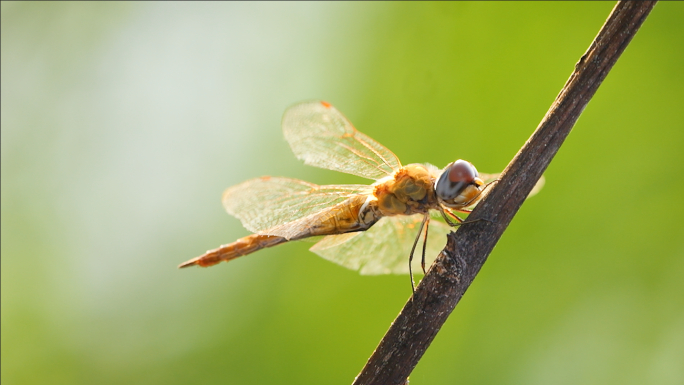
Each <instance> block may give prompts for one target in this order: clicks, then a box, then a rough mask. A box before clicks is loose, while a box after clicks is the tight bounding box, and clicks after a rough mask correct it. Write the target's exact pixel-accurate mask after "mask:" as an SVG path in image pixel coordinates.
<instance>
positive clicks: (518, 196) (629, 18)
mask: <svg viewBox="0 0 684 385" xmlns="http://www.w3.org/2000/svg"><path fill="white" fill-rule="evenodd" d="M655 3H656V2H655V1H643V2H641V1H620V2H618V4H617V5H616V6H615V8H614V9H613V11H612V12H611V14H610V16H609V17H608V20H607V21H606V23H605V24H604V25H603V27H602V28H601V30H600V31H599V33H598V35H597V36H596V38H595V39H594V41H593V42H592V43H591V45H590V46H589V49H588V50H587V52H586V53H585V54H584V55H582V57H581V58H580V60H579V62H578V63H577V64H576V65H575V70H574V72H573V73H572V75H570V79H569V80H568V81H567V83H566V84H565V86H564V87H563V89H562V90H561V92H560V93H559V94H558V96H557V97H556V100H555V101H554V102H553V104H552V105H551V108H549V111H548V112H547V113H546V115H545V116H544V118H543V119H542V121H541V123H540V124H539V126H538V127H537V129H536V131H535V132H534V133H533V134H532V136H531V137H530V139H529V140H528V141H527V143H525V145H524V146H523V147H522V149H521V150H520V151H519V152H518V154H517V155H516V156H515V158H513V160H512V161H511V163H510V164H509V165H508V167H507V168H506V170H504V172H503V175H502V177H501V180H500V181H499V183H497V185H496V186H495V187H494V188H493V189H492V191H491V192H490V193H489V194H488V196H487V197H486V198H484V199H483V201H482V202H481V203H480V204H479V205H478V206H477V207H476V208H475V210H474V211H473V213H472V214H471V215H470V218H469V219H470V220H477V219H487V220H480V221H477V222H474V223H470V224H466V225H464V226H461V229H460V230H459V231H458V232H456V233H451V234H450V235H449V236H448V241H447V245H446V248H445V249H444V251H443V252H442V253H441V255H440V256H439V258H437V260H436V261H435V263H434V264H433V265H432V267H431V268H430V270H429V271H428V274H427V275H426V276H425V278H424V279H423V280H422V281H421V283H420V285H419V286H418V288H417V289H416V292H415V294H414V295H413V297H412V298H410V299H409V301H408V302H407V303H406V305H405V306H404V308H403V309H402V311H401V313H399V315H398V316H397V318H396V319H395V320H394V322H393V323H392V325H391V326H390V329H389V330H388V331H387V334H385V336H384V337H383V339H382V341H381V342H380V345H378V347H377V348H376V349H375V352H373V355H372V356H371V357H370V358H369V359H368V362H367V363H366V366H365V367H364V368H363V370H362V371H361V373H360V374H359V376H358V377H357V378H356V379H355V381H354V384H364V385H365V384H378V385H380V384H382V385H385V384H404V383H406V379H407V378H408V376H409V374H411V371H413V368H414V367H415V366H416V364H418V361H419V360H420V358H421V357H422V356H423V353H425V350H426V349H427V348H428V346H429V345H430V343H431V342H432V340H433V339H434V338H435V335H437V332H438V331H439V329H440V328H441V327H442V325H443V324H444V322H445V321H446V319H447V317H448V316H449V314H451V312H452V310H454V307H455V306H456V304H457V303H458V301H459V300H460V299H461V297H462V296H463V294H464V293H465V291H466V289H467V288H468V287H469V286H470V284H471V283H472V282H473V279H474V278H475V276H476V275H477V273H478V272H479V271H480V268H481V267H482V265H483V264H484V262H485V261H486V260H487V256H489V253H490V252H491V251H492V249H493V248H494V245H496V242H497V241H498V240H499V238H500V237H501V235H502V234H503V232H504V230H506V228H507V227H508V224H509V223H510V222H511V220H512V219H513V216H514V215H515V213H516V212H517V211H518V209H519V208H520V206H521V205H522V203H523V201H524V200H525V197H526V196H527V195H528V194H529V193H530V191H531V190H532V188H533V187H534V185H535V183H536V182H537V180H539V178H540V177H541V175H542V173H543V172H544V170H546V167H547V166H548V165H549V163H550V162H551V159H553V157H554V155H556V152H558V149H559V148H560V146H561V144H563V141H564V140H565V138H566V137H567V136H568V134H569V133H570V130H571V129H572V127H573V126H574V125H575V122H576V121H577V119H578V118H579V116H580V115H581V114H582V111H583V110H584V108H585V107H586V106H587V104H588V103H589V100H591V98H592V96H594V93H595V92H596V90H597V89H598V87H599V86H600V85H601V82H603V79H605V78H606V76H607V75H608V72H609V71H610V69H611V68H612V67H613V65H614V64H615V62H616V61H617V59H618V58H619V57H620V54H622V52H623V51H624V50H625V48H626V47H627V45H628V44H629V42H630V41H631V40H632V38H633V37H634V35H635V34H636V32H637V30H638V29H639V27H640V26H641V24H642V23H643V22H644V20H645V19H646V17H647V16H648V14H649V13H650V11H651V9H653V7H654V6H655Z"/></svg>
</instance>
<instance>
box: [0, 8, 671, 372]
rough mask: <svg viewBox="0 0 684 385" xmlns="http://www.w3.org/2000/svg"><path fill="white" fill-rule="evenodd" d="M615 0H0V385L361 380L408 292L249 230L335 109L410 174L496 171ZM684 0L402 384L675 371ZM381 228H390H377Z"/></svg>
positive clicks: (607, 94)
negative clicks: (296, 136) (259, 186)
mask: <svg viewBox="0 0 684 385" xmlns="http://www.w3.org/2000/svg"><path fill="white" fill-rule="evenodd" d="M613 5H614V3H612V2H593V3H589V2H585V3H579V2H559V3H537V2H534V3H512V2H505V3H494V2H483V3H460V2H459V3H442V2H440V3H390V2H382V3H5V2H3V3H2V280H1V282H2V355H1V356H2V383H3V384H6V385H9V384H124V383H125V384H188V383H197V384H216V383H224V384H272V383H281V384H348V383H350V382H351V381H352V380H353V378H354V376H356V375H357V373H358V372H359V371H360V369H361V368H362V366H363V365H364V363H365V362H366V360H367V359H368V357H369V355H370V354H371V352H372V351H373V349H374V348H375V346H376V345H377V343H378V341H379V340H380V338H381V337H382V336H383V334H384V333H385V331H386V330H387V328H388V326H389V324H390V323H391V322H392V320H393V319H394V317H395V316H396V315H397V313H398V312H399V310H400V309H401V307H402V306H403V304H404V303H405V301H406V300H407V299H408V297H409V295H410V286H409V281H408V278H407V277H406V276H380V277H368V276H359V275H358V274H357V273H355V272H353V271H348V270H345V269H344V268H341V267H339V266H337V265H335V264H332V263H330V262H327V261H325V260H323V259H321V258H319V257H317V256H316V255H314V254H312V253H310V252H308V251H307V248H308V247H309V246H310V244H306V243H296V244H289V245H283V246H280V247H277V248H274V249H270V250H266V251H262V252H260V253H258V254H256V255H254V256H250V257H247V258H243V259H239V260H236V261H234V262H231V263H229V264H222V265H219V266H216V267H213V268H210V269H197V268H195V269H189V270H183V271H179V270H177V269H176V266H177V265H178V263H180V262H183V261H185V260H187V259H189V258H192V257H195V256H197V255H199V254H201V253H202V252H204V251H205V250H207V249H210V248H214V247H217V246H218V245H220V244H223V243H228V242H231V241H233V240H235V239H236V238H238V237H241V236H244V235H246V234H248V233H247V231H246V230H244V229H243V228H242V227H241V226H240V224H239V222H238V221H237V220H236V219H234V218H232V217H230V216H228V215H227V214H226V213H225V212H224V211H223V209H222V207H221V202H220V196H221V193H222V191H223V190H224V189H225V188H227V187H229V186H231V185H234V184H236V183H239V182H241V181H243V180H245V179H248V178H252V177H256V176H261V175H278V176H289V177H295V178H302V179H306V180H310V181H312V182H315V183H319V184H325V183H365V182H366V181H364V180H362V179H360V178H357V177H353V176H348V175H342V174H339V173H335V172H332V171H325V170H319V169H314V168H311V167H307V166H304V165H303V164H301V163H300V162H299V161H297V160H296V159H295V157H294V156H293V155H292V153H291V152H290V149H289V147H288V145H287V143H286V142H285V141H284V140H283V137H282V133H281V130H280V118H281V115H282V113H283V111H284V110H285V108H286V107H287V106H289V105H291V104H293V103H296V102H299V101H302V100H308V99H324V100H327V101H329V102H331V103H333V104H334V105H335V106H336V107H337V108H338V109H340V110H341V111H342V112H343V113H345V114H346V115H347V116H348V117H349V119H350V120H351V121H352V122H353V123H354V124H355V125H356V127H357V128H359V129H360V130H361V131H363V132H365V133H367V134H369V135H370V136H371V137H373V138H375V139H377V140H378V141H379V142H380V143H383V144H385V145H386V146H387V147H388V148H390V149H391V150H393V151H394V152H395V153H396V154H397V155H398V156H399V157H400V159H401V160H402V162H403V163H404V164H407V163H413V162H430V163H433V164H435V165H438V166H439V167H443V166H444V165H446V164H447V163H448V162H451V161H453V160H454V159H457V158H463V159H468V160H470V161H471V162H473V163H474V164H475V165H476V166H477V167H478V169H479V170H480V171H483V172H497V171H500V170H502V169H503V168H504V167H505V166H506V164H507V163H508V161H509V160H510V159H511V158H512V157H513V155H514V154H515V153H516V151H518V149H519V148H520V147H521V146H522V144H523V143H524V142H525V140H526V139H527V138H528V137H529V135H530V134H531V133H532V131H533V130H534V128H535V127H536V126H537V124H538V123H539V121H540V120H541V118H542V116H543V115H544V113H545V112H546V110H547V109H548V107H549V106H550V104H551V102H552V101H553V99H554V97H555V96H556V94H557V93H558V92H559V90H560V89H561V87H562V86H563V84H564V83H565V81H566V79H567V78H568V77H569V75H570V73H571V71H572V69H573V66H574V64H575V63H576V62H577V60H578V59H579V57H580V56H581V55H582V53H584V51H585V50H586V48H587V47H588V45H589V43H590V42H591V40H592V38H593V37H594V36H595V35H596V33H597V32H598V30H599V28H600V26H601V25H602V24H603V22H604V20H605V19H606V17H607V15H608V14H609V12H610V10H611V9H612V7H613ZM682 20H684V3H681V2H663V3H660V4H659V5H657V6H656V8H655V9H654V11H653V12H652V14H651V16H650V17H649V18H648V20H647V21H646V23H645V24H644V26H643V27H642V29H641V31H639V33H638V34H637V36H636V38H635V39H634V40H633V41H632V43H631V45H630V46H629V47H628V48H627V50H626V52H625V53H624V54H623V56H622V57H621V59H620V60H619V61H618V63H617V65H616V66H615V68H614V69H613V71H612V72H611V73H610V75H609V76H608V78H607V79H606V81H605V82H604V83H603V85H602V86H601V88H600V89H599V91H598V92H597V94H596V96H595V97H594V99H593V100H592V101H591V103H590V104H589V106H588V108H587V109H586V111H585V112H584V114H583V116H582V117H581V119H580V120H579V122H578V123H577V125H576V127H575V129H574V131H573V133H572V134H571V135H570V137H569V138H568V140H567V141H566V142H565V144H564V146H563V147H562V148H561V150H560V152H559V153H558V155H557V157H556V158H555V159H554V161H553V163H552V164H551V166H550V167H549V168H548V170H547V172H546V174H545V175H546V178H547V183H546V187H545V188H544V190H542V192H541V193H540V194H539V195H538V196H536V197H534V198H533V199H530V200H529V201H528V202H527V203H525V205H524V206H523V207H522V209H521V210H520V212H519V213H518V215H517V216H516V218H515V220H514V221H513V223H512V224H511V226H510V227H509V229H508V231H507V232H506V233H505V234H504V236H503V238H502V239H501V241H500V242H499V244H498V246H497V247H496V249H495V250H494V252H493V253H492V255H491V256H490V258H489V261H488V262H487V264H486V265H485V266H484V268H483V269H482V271H481V273H480V275H479V276H478V278H477V279H476V280H475V282H474V284H473V286H472V287H471V288H470V290H469V291H468V292H467V293H466V295H465V297H464V298H463V300H462V301H461V303H460V304H459V306H458V307H457V308H456V310H455V311H454V313H453V314H452V315H451V317H450V319H449V321H448V322H447V323H446V324H445V326H444V327H443V329H442V330H441V332H440V333H439V334H438V335H437V337H436V339H435V341H434V342H433V344H432V346H431V347H430V349H429V350H428V351H427V353H426V354H425V356H424V357H423V359H422V360H421V361H420V363H419V365H418V366H417V367H416V369H415V371H414V372H413V374H412V376H411V383H412V384H446V383H459V384H682V383H684V365H682V362H684V231H683V230H684V224H683V221H682V218H683V217H684V204H683V203H682V202H683V201H682V197H683V196H684V181H683V180H682V176H681V175H682V166H683V165H684V151H683V150H682V148H684V108H683V107H682V101H683V100H684V95H683V93H684V75H683V71H682V68H684V49H683V47H684V24H682ZM388 242H391V240H388Z"/></svg>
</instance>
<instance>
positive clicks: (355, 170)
mask: <svg viewBox="0 0 684 385" xmlns="http://www.w3.org/2000/svg"><path fill="white" fill-rule="evenodd" d="M283 133H284V134H285V139H286V140H287V142H288V143H289V144H290V147H291V148H292V151H293V152H294V153H295V155H296V156H297V158H299V159H301V160H303V161H304V163H305V164H308V165H311V166H316V167H321V168H325V169H329V170H335V171H341V172H344V173H347V174H353V175H358V176H361V177H364V178H369V179H380V178H382V177H385V176H388V175H391V174H392V173H393V172H394V171H395V170H398V169H399V168H401V163H400V162H399V159H397V157H396V155H394V154H393V153H392V151H390V150H388V149H387V148H385V146H383V145H381V144H380V143H378V142H376V141H375V140H373V139H371V138H370V137H368V136H366V135H365V134H363V133H361V132H359V131H357V130H356V129H355V128H354V126H352V124H351V123H350V122H349V120H347V118H345V117H344V115H342V113H340V112H339V111H338V110H337V109H336V108H335V107H333V106H331V105H330V104H329V103H327V102H322V101H311V102H304V103H300V104H296V105H294V106H292V107H290V108H288V109H287V111H285V114H284V115H283Z"/></svg>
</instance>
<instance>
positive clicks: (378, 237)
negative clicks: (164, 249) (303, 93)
mask: <svg viewBox="0 0 684 385" xmlns="http://www.w3.org/2000/svg"><path fill="white" fill-rule="evenodd" d="M282 128H283V133H284V135H285V139H286V140H287V142H288V143H289V145H290V147H291V148H292V151H293V152H294V154H295V155H296V156H297V158H299V159H300V160H303V161H304V163H305V164H307V165H311V166H316V167H320V168H325V169H329V170H335V171H341V172H343V173H348V174H352V175H357V176H360V177H364V178H368V179H371V180H374V182H373V183H372V184H370V185H363V184H340V185H321V186H319V185H316V184H313V183H309V182H306V181H303V180H298V179H292V178H283V177H270V176H263V177H260V178H255V179H251V180H248V181H246V182H243V183H240V184H238V185H236V186H233V187H230V188H228V189H227V190H226V191H225V192H224V193H223V198H222V201H223V206H224V207H225V209H226V211H228V213H229V214H231V215H233V216H234V217H236V218H238V219H239V220H240V221H241V222H242V225H243V226H244V227H245V228H246V229H247V230H249V231H251V232H252V233H253V234H252V235H248V236H246V237H243V238H240V239H238V240H237V241H235V242H233V243H229V244H226V245H222V246H220V247H218V248H216V249H214V250H209V251H207V252H206V253H205V254H203V255H201V256H199V257H197V258H193V259H191V260H189V261H187V262H184V263H182V264H180V265H179V268H184V267H189V266H202V267H207V266H212V265H215V264H217V263H219V262H222V261H231V260H233V259H235V258H238V257H241V256H244V255H248V254H252V253H254V252H256V251H259V250H261V249H265V248H269V247H273V246H276V245H280V244H283V243H286V242H290V241H297V240H304V239H308V238H312V239H314V240H315V241H316V243H315V244H314V245H313V247H311V248H310V250H311V251H312V252H314V253H316V254H318V255H319V256H321V257H323V258H325V259H327V260H330V261H332V262H335V263H337V264H340V265H342V266H344V267H347V268H349V269H353V270H357V271H359V272H360V273H361V274H368V275H375V274H405V273H408V274H409V275H410V277H411V278H410V279H411V285H412V288H414V290H415V284H414V280H413V270H414V267H413V266H412V264H414V263H416V262H417V261H413V255H414V252H415V249H416V245H417V244H418V242H419V240H420V238H421V236H422V237H423V247H422V258H421V261H420V267H421V270H422V272H423V273H425V265H426V259H425V256H426V255H428V256H429V257H430V258H429V260H428V262H429V263H431V262H432V260H433V259H434V258H435V257H437V256H438V254H439V253H440V252H441V250H442V248H443V246H444V244H445V243H446V241H445V238H446V235H447V233H449V232H450V231H451V228H452V227H454V226H458V225H460V224H462V223H464V219H462V218H461V217H459V216H458V214H457V213H470V212H471V210H472V208H473V207H474V206H475V205H476V204H477V203H478V201H480V200H481V199H482V198H483V197H484V196H485V195H486V194H487V192H488V187H489V186H491V184H492V183H494V182H495V181H496V180H497V178H498V176H499V174H480V173H478V172H477V169H476V168H475V166H473V164H471V163H470V162H468V161H465V160H462V159H459V160H456V161H454V162H452V163H450V164H448V165H447V166H446V167H445V168H444V169H439V168H437V167H436V166H433V165H431V164H409V165H406V166H402V164H401V162H400V161H399V158H397V156H396V155H394V154H393V153H392V152H391V151H390V150H389V149H387V148H386V147H384V146H383V145H381V144H380V143H378V142H376V141H375V140H373V139H372V138H370V137H369V136H367V135H365V134H363V133H362V132H360V131H358V130H357V129H356V128H354V126H353V125H352V124H351V122H350V121H349V120H348V119H347V118H346V117H345V116H344V115H342V113H341V112H340V111H338V110H337V109H336V108H335V107H333V106H332V105H331V104H330V103H328V102H325V101H308V102H303V103H299V104H296V105H294V106H291V107H289V108H288V109H287V110H286V111H285V113H284V115H283V120H282ZM431 216H435V217H436V218H435V219H436V220H432V221H431ZM440 217H441V219H442V220H443V222H442V221H440V220H439V218H440ZM428 229H429V230H430V231H428ZM428 238H429V239H428ZM409 248H410V250H411V251H410V253H409V257H408V263H406V252H407V251H408V250H409ZM416 268H417V266H416Z"/></svg>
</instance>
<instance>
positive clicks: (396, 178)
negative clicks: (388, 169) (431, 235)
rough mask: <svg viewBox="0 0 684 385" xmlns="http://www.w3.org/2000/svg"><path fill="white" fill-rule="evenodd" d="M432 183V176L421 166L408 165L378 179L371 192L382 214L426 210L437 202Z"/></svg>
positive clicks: (421, 211)
mask: <svg viewBox="0 0 684 385" xmlns="http://www.w3.org/2000/svg"><path fill="white" fill-rule="evenodd" d="M434 185H435V178H434V175H433V174H432V173H430V171H429V170H428V169H427V168H425V166H423V165H420V164H410V165H407V166H405V167H402V168H401V169H400V170H398V171H397V172H396V173H394V174H393V175H392V177H390V178H387V179H384V180H380V181H378V182H377V184H376V185H375V188H374V190H373V195H374V196H375V198H376V199H377V204H378V209H379V210H380V212H381V213H382V215H384V216H392V215H411V214H416V213H426V212H427V211H428V210H429V209H431V208H435V207H436V205H437V198H436V196H435V189H434Z"/></svg>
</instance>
